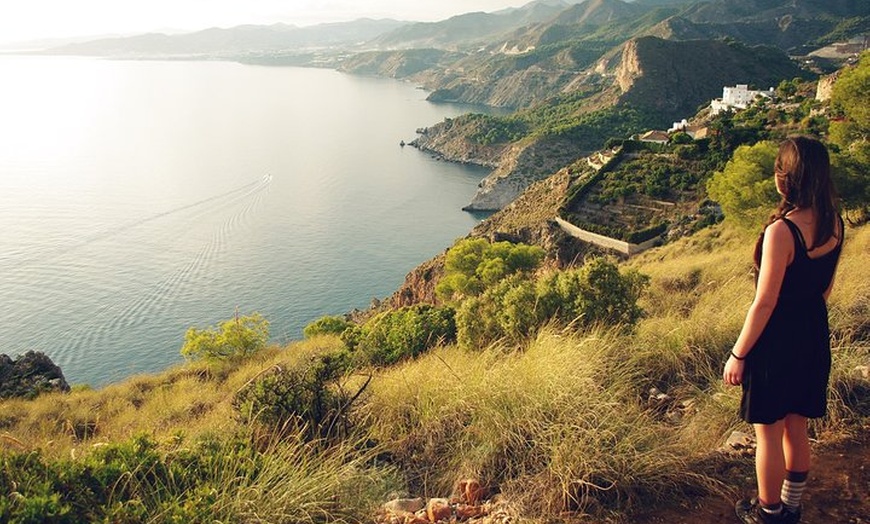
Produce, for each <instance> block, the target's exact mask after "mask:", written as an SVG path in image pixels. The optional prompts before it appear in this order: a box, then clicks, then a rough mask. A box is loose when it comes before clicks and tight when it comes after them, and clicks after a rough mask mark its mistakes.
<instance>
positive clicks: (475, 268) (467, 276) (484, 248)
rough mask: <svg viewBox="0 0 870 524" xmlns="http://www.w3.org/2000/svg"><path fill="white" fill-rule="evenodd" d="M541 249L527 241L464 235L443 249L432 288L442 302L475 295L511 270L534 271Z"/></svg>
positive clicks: (457, 300)
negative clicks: (440, 267) (441, 269)
mask: <svg viewBox="0 0 870 524" xmlns="http://www.w3.org/2000/svg"><path fill="white" fill-rule="evenodd" d="M544 254H545V253H544V250H543V249H541V248H539V247H537V246H530V245H527V244H512V243H510V242H494V243H490V242H489V241H487V240H485V239H483V238H468V239H464V240H460V241H459V242H457V243H456V244H455V245H454V246H453V247H452V248H450V250H449V251H448V252H447V257H446V260H445V262H444V276H443V277H442V278H441V280H440V281H439V282H438V284H437V285H436V287H435V292H436V294H437V295H438V297H439V298H440V299H441V300H444V301H446V302H460V301H462V300H463V299H465V298H467V297H471V296H477V295H479V294H481V293H483V291H484V290H485V289H486V288H487V287H488V286H492V285H494V284H496V283H497V282H499V281H501V280H502V279H504V278H506V277H508V276H510V275H513V274H515V273H528V272H531V271H534V270H535V269H536V268H537V267H538V266H539V265H540V264H541V262H542V261H543V260H544Z"/></svg>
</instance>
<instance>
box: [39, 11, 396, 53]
mask: <svg viewBox="0 0 870 524" xmlns="http://www.w3.org/2000/svg"><path fill="white" fill-rule="evenodd" d="M407 23H408V22H399V21H396V20H371V19H360V20H355V21H353V22H342V23H334V24H320V25H315V26H308V27H296V26H292V25H286V24H273V25H269V26H261V25H241V26H236V27H231V28H227V29H223V28H211V29H205V30H203V31H196V32H193V33H186V34H180V35H166V34H162V33H151V34H145V35H139V36H133V37H126V38H105V39H99V40H93V41H89V42H82V43H74V44H69V45H66V46H61V47H55V48H51V49H48V50H47V51H45V52H46V53H49V54H67V55H93V56H111V57H161V56H176V57H177V56H186V57H198V56H205V57H212V58H237V57H244V56H247V55H251V54H262V53H274V52H286V51H294V52H302V51H306V50H311V49H318V48H333V47H350V46H355V45H358V44H360V43H362V42H366V41H369V40H372V39H374V38H376V37H378V36H379V35H382V34H384V33H387V32H390V31H392V30H395V29H396V28H399V27H402V26H404V25H406V24H407Z"/></svg>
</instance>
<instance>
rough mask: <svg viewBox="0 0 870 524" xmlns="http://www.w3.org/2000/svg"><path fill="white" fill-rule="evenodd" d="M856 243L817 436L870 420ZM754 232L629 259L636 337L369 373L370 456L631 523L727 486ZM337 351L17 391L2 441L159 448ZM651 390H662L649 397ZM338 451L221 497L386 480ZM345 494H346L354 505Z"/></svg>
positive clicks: (4, 414) (854, 239) (296, 347)
mask: <svg viewBox="0 0 870 524" xmlns="http://www.w3.org/2000/svg"><path fill="white" fill-rule="evenodd" d="M847 238H848V241H847V244H846V248H845V251H844V254H843V261H842V264H841V266H840V269H839V272H838V275H837V285H836V287H835V289H834V293H833V295H832V299H831V325H832V328H833V331H834V338H833V355H834V368H833V371H832V374H831V396H830V400H831V401H830V408H829V416H828V417H827V418H826V419H824V420H823V421H821V422H818V423H815V424H814V426H813V430H814V433H815V435H816V436H818V437H821V438H828V437H834V436H842V435H848V434H849V433H850V432H852V431H855V428H859V427H862V425H863V424H866V420H867V417H868V416H870V380H868V379H867V378H866V377H864V376H863V375H862V374H861V373H860V371H859V370H860V368H859V366H867V365H870V341H868V339H870V337H868V334H870V328H868V326H870V298H868V297H870V269H868V265H867V264H866V260H868V257H867V255H868V254H870V227H866V226H865V227H863V228H860V229H854V230H849V231H848V232H847ZM753 242H754V238H751V237H749V236H745V235H741V234H739V233H737V232H734V231H732V230H729V229H727V228H726V227H717V228H713V229H710V230H706V231H703V232H701V233H699V234H697V235H695V236H693V237H690V238H685V239H682V240H680V241H678V242H675V243H673V244H671V245H667V246H664V247H663V248H659V249H655V250H651V251H649V252H647V253H645V254H643V255H642V256H640V257H637V258H636V259H633V260H632V261H631V262H630V265H631V266H633V267H635V268H637V269H639V270H640V271H641V272H642V273H645V274H648V275H650V276H651V285H650V289H649V292H648V293H647V295H646V297H645V298H644V302H643V307H644V308H645V310H646V311H647V316H646V318H644V319H642V320H641V321H640V323H639V324H638V325H637V327H636V330H635V332H634V333H633V334H630V335H625V334H620V333H618V332H616V331H615V330H612V329H604V328H599V329H593V330H590V331H587V332H584V333H569V332H562V331H559V330H555V329H545V330H543V331H542V333H541V334H540V335H539V336H538V337H537V338H536V339H534V340H531V341H528V343H527V344H526V345H524V346H523V347H522V348H519V349H516V348H505V347H499V346H494V347H490V348H483V349H480V350H479V351H464V350H461V349H459V348H457V347H455V346H450V347H442V348H437V349H434V350H432V351H431V352H429V353H427V354H424V355H422V356H421V357H420V358H418V359H416V360H414V361H411V362H406V363H403V364H400V365H398V366H394V367H391V368H387V369H384V370H378V371H374V372H373V373H374V374H375V378H374V380H373V381H372V383H371V385H370V387H369V388H368V390H367V391H366V393H365V395H364V396H363V397H362V398H361V399H360V402H361V405H360V409H359V411H358V412H357V415H356V422H357V424H358V426H361V427H366V428H368V433H369V434H368V438H371V439H372V440H374V441H376V442H377V443H379V446H380V447H378V448H376V449H375V450H372V453H374V452H375V451H377V452H379V453H382V455H381V464H383V458H384V457H391V458H389V459H388V460H389V461H391V463H392V464H393V465H395V466H398V467H400V470H401V472H402V474H403V475H404V477H405V484H406V488H407V489H408V490H409V491H410V492H411V493H413V494H414V495H421V496H422V495H431V496H443V495H446V494H448V493H450V491H451V489H452V487H453V484H454V482H455V481H456V480H457V479H458V478H460V477H464V476H468V475H473V476H476V477H478V478H480V479H482V480H483V481H485V482H486V483H487V484H488V485H489V486H490V488H491V489H494V490H498V491H501V492H502V493H504V494H505V495H507V496H508V497H509V498H510V499H511V500H512V501H513V502H514V503H515V504H514V506H515V507H516V508H518V509H517V511H518V512H519V513H521V514H522V515H523V516H524V517H526V518H532V519H538V518H539V517H540V516H541V515H551V516H552V515H558V514H560V512H562V511H570V512H571V515H572V516H574V517H577V516H578V515H584V514H594V515H596V517H595V518H596V519H601V518H611V517H612V518H617V519H618V518H619V517H613V515H614V513H613V512H625V511H627V510H628V511H630V510H631V508H634V507H638V506H643V505H647V504H654V503H655V502H656V501H658V500H672V499H674V498H680V497H691V496H694V495H695V494H697V493H699V492H719V491H722V490H723V489H724V488H723V487H722V486H721V485H720V484H718V483H717V481H716V480H715V479H712V478H710V477H708V476H706V475H705V474H704V473H703V471H704V468H703V467H699V466H698V464H700V463H701V462H703V460H704V458H705V457H709V456H710V454H711V453H713V452H714V450H715V449H716V448H717V447H718V446H719V445H721V444H722V442H723V441H724V439H725V438H726V437H727V436H728V434H729V433H730V431H731V430H733V429H735V428H741V429H743V430H749V428H748V426H745V425H744V424H743V423H742V422H741V421H740V420H739V419H738V418H737V414H736V413H737V405H738V403H739V397H740V392H739V389H737V388H726V387H725V386H724V385H723V384H722V381H721V378H720V374H721V366H722V365H723V363H724V361H725V358H726V356H727V353H728V350H729V348H730V346H731V344H733V341H734V340H735V339H736V337H737V334H738V333H739V330H740V327H741V325H742V322H743V318H744V315H745V313H746V310H747V307H748V306H749V303H750V302H751V300H752V293H753V283H752V278H751V276H750V274H749V270H750V267H751V263H750V256H751V249H752V243H753ZM340 348H341V343H340V342H339V341H338V340H337V339H335V338H329V337H325V338H319V339H313V340H309V341H305V342H299V343H295V344H291V345H290V346H288V347H287V348H284V349H278V348H271V349H269V350H267V351H264V352H262V353H260V354H258V355H256V356H254V357H252V358H250V359H248V360H247V361H245V362H243V363H233V364H225V365H223V366H217V367H216V366H208V365H206V364H201V363H193V364H186V365H183V366H179V367H177V368H173V369H170V370H168V371H166V372H164V373H162V374H159V375H155V376H140V377H134V378H131V379H129V380H127V381H125V382H124V383H122V384H117V385H113V386H110V387H106V388H104V389H101V390H97V391H90V390H77V391H75V392H73V393H71V394H68V395H45V396H42V397H39V398H38V399H36V400H34V401H22V400H9V401H4V402H2V403H0V449H9V450H15V451H21V450H29V449H39V450H42V451H43V453H44V454H45V455H46V456H48V457H55V458H60V457H69V456H70V455H76V454H80V453H86V452H87V450H88V449H90V448H92V447H93V446H94V445H97V444H100V443H103V442H116V441H122V440H124V439H128V438H130V437H131V436H133V435H137V434H141V433H146V434H148V435H150V436H152V437H153V438H154V439H155V440H157V441H160V442H172V441H176V440H177V439H178V437H179V435H183V436H184V437H189V439H196V438H200V437H203V438H205V437H207V436H209V435H212V436H213V435H230V434H237V433H238V432H239V430H240V429H242V428H243V427H244V424H245V421H240V420H238V416H237V414H236V413H235V412H234V410H233V409H232V406H231V399H232V396H233V394H234V393H235V392H236V391H238V390H239V389H240V388H242V387H243V386H244V385H245V384H246V383H248V382H249V381H251V380H252V379H254V378H255V377H257V376H258V375H259V374H260V373H263V372H265V371H267V370H269V369H272V368H274V367H275V366H287V367H289V366H293V365H294V363H297V362H301V361H302V359H304V358H306V357H308V356H310V355H314V354H319V353H324V352H331V351H336V350H338V349H340ZM359 380H360V381H362V380H364V379H362V378H360V379H359ZM348 387H351V388H352V387H353V385H352V384H350V385H349V386H348ZM652 387H655V388H658V389H659V390H661V391H662V392H664V393H666V394H667V395H668V397H667V399H666V400H664V401H663V402H661V403H651V402H650V401H649V399H648V395H649V394H648V391H649V388H652ZM363 447H365V448H367V449H368V444H367V445H366V446H363V444H362V441H360V442H356V443H355V444H352V445H351V448H363ZM309 451H310V450H309ZM333 451H334V454H333V453H326V454H322V455H318V454H312V453H310V452H307V451H305V450H303V449H301V448H298V449H297V448H292V447H290V448H282V447H280V446H276V447H273V448H270V449H269V454H271V455H272V457H271V458H272V459H274V460H271V462H269V464H268V465H267V466H266V467H264V468H263V469H262V471H260V472H259V473H258V475H256V476H247V477H244V478H242V477H240V476H239V475H236V474H235V473H233V472H234V471H236V472H237V469H234V468H236V466H234V465H232V464H225V465H220V466H218V469H220V470H221V473H222V474H225V475H227V477H226V484H227V485H228V486H236V487H237V488H238V489H229V488H228V490H227V492H226V493H222V494H221V495H220V497H219V499H220V500H221V504H223V505H224V506H223V507H224V508H225V512H226V514H233V515H236V516H238V515H243V516H244V517H245V519H247V520H249V521H254V522H256V521H269V520H270V519H278V520H281V519H285V520H286V519H287V518H291V516H290V515H289V513H288V514H287V515H285V514H283V513H281V512H283V511H287V512H290V511H297V509H298V511H301V513H296V514H293V516H292V518H293V519H302V520H305V519H307V518H308V517H306V516H305V515H306V513H305V511H306V510H305V504H306V502H304V501H305V500H311V499H304V500H303V499H298V500H297V499H293V498H292V497H293V496H295V495H293V494H292V493H285V490H286V489H287V488H286V486H287V485H290V484H294V485H299V486H302V487H301V488H300V489H301V490H302V491H303V492H315V491H316V490H317V486H318V485H320V484H324V483H325V484H328V485H329V486H332V488H330V489H332V490H333V491H328V490H327V491H324V492H323V493H320V492H317V493H320V494H319V495H317V496H316V497H314V499H318V498H320V497H321V495H322V496H329V497H333V498H334V497H335V496H336V495H335V493H336V492H335V489H337V488H335V483H334V482H333V483H332V484H330V482H332V480H334V479H335V478H342V479H349V480H345V481H342V482H343V486H342V489H344V488H347V489H350V490H351V491H353V490H361V491H365V490H366V489H370V488H371V487H372V486H383V485H384V481H383V479H376V478H375V477H378V475H379V474H378V473H376V472H373V471H374V470H371V469H367V468H366V467H364V466H363V463H362V462H360V461H361V460H362V461H363V462H366V461H367V460H368V459H369V458H371V455H366V453H368V452H366V453H363V454H362V455H355V454H354V453H352V452H351V450H350V448H341V447H339V448H335V449H334V450H333ZM361 457H362V458H361ZM330 461H334V462H330ZM317 464H320V466H322V468H321V467H320V466H317ZM366 464H368V462H366ZM288 465H290V466H288ZM318 468H320V469H318ZM381 471H382V472H384V471H388V470H385V469H384V470H381ZM298 472H308V473H304V475H307V476H306V477H305V478H302V477H299V476H298V475H300V474H303V473H298ZM217 473H218V472H216V474H217ZM330 475H333V476H330ZM386 477H389V474H387V473H384V478H386ZM306 479H308V480H306ZM311 482H313V484H312V483H311ZM334 488H335V489H334ZM294 493H297V494H298V493H299V492H294ZM342 493H344V492H342ZM349 497H350V498H352V497H351V496H350V495H347V494H345V495H341V497H339V498H340V501H339V502H337V503H336V504H339V505H341V504H350V503H349V502H348V500H350V498H349ZM366 500H368V499H366ZM270 503H272V504H271V505H270ZM316 508H317V509H314V510H311V511H321V510H322V506H316ZM333 510H334V512H335V515H343V514H345V513H343V512H342V511H343V510H342V509H341V508H339V507H333V509H332V510H330V511H333ZM222 511H224V510H222ZM353 511H358V510H353ZM353 511H351V513H352V512H353ZM267 513H268V514H267ZM309 516H312V515H309ZM336 518H339V517H336Z"/></svg>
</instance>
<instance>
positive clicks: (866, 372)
mask: <svg viewBox="0 0 870 524" xmlns="http://www.w3.org/2000/svg"><path fill="white" fill-rule="evenodd" d="M855 373H857V374H858V375H860V376H861V378H864V379H870V366H855Z"/></svg>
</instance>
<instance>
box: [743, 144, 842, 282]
mask: <svg viewBox="0 0 870 524" xmlns="http://www.w3.org/2000/svg"><path fill="white" fill-rule="evenodd" d="M773 170H774V172H775V174H776V176H777V177H778V178H780V180H782V181H783V183H782V184H781V186H782V187H784V189H785V190H784V191H783V192H784V193H785V194H784V195H782V199H781V200H780V202H779V205H778V206H777V208H776V210H775V211H774V212H773V214H772V215H770V220H769V221H768V222H767V224H766V225H765V227H766V226H767V225H770V224H772V223H774V222H776V221H777V220H779V219H780V218H782V217H784V216H785V215H786V213H788V212H789V211H791V210H793V209H797V208H813V209H815V212H816V231H815V235H814V236H813V239H812V245H810V246H807V249H810V250H811V249H814V248H816V247H818V246H821V245H823V244H824V243H825V242H827V241H828V240H830V238H831V237H832V236H834V235H835V231H834V228H835V225H834V220H835V217H836V216H837V200H836V191H835V189H834V183H833V182H832V181H831V159H830V157H829V155H828V150H827V148H826V147H825V146H824V144H822V143H821V142H819V141H818V140H816V139H815V138H812V137H808V136H791V137H789V138H787V139H785V140H783V141H782V143H780V144H779V152H778V153H777V155H776V160H775V161H774V164H773ZM761 240H762V239H761V238H759V240H758V243H757V244H756V246H755V266H756V268H758V267H759V266H760V265H761Z"/></svg>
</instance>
